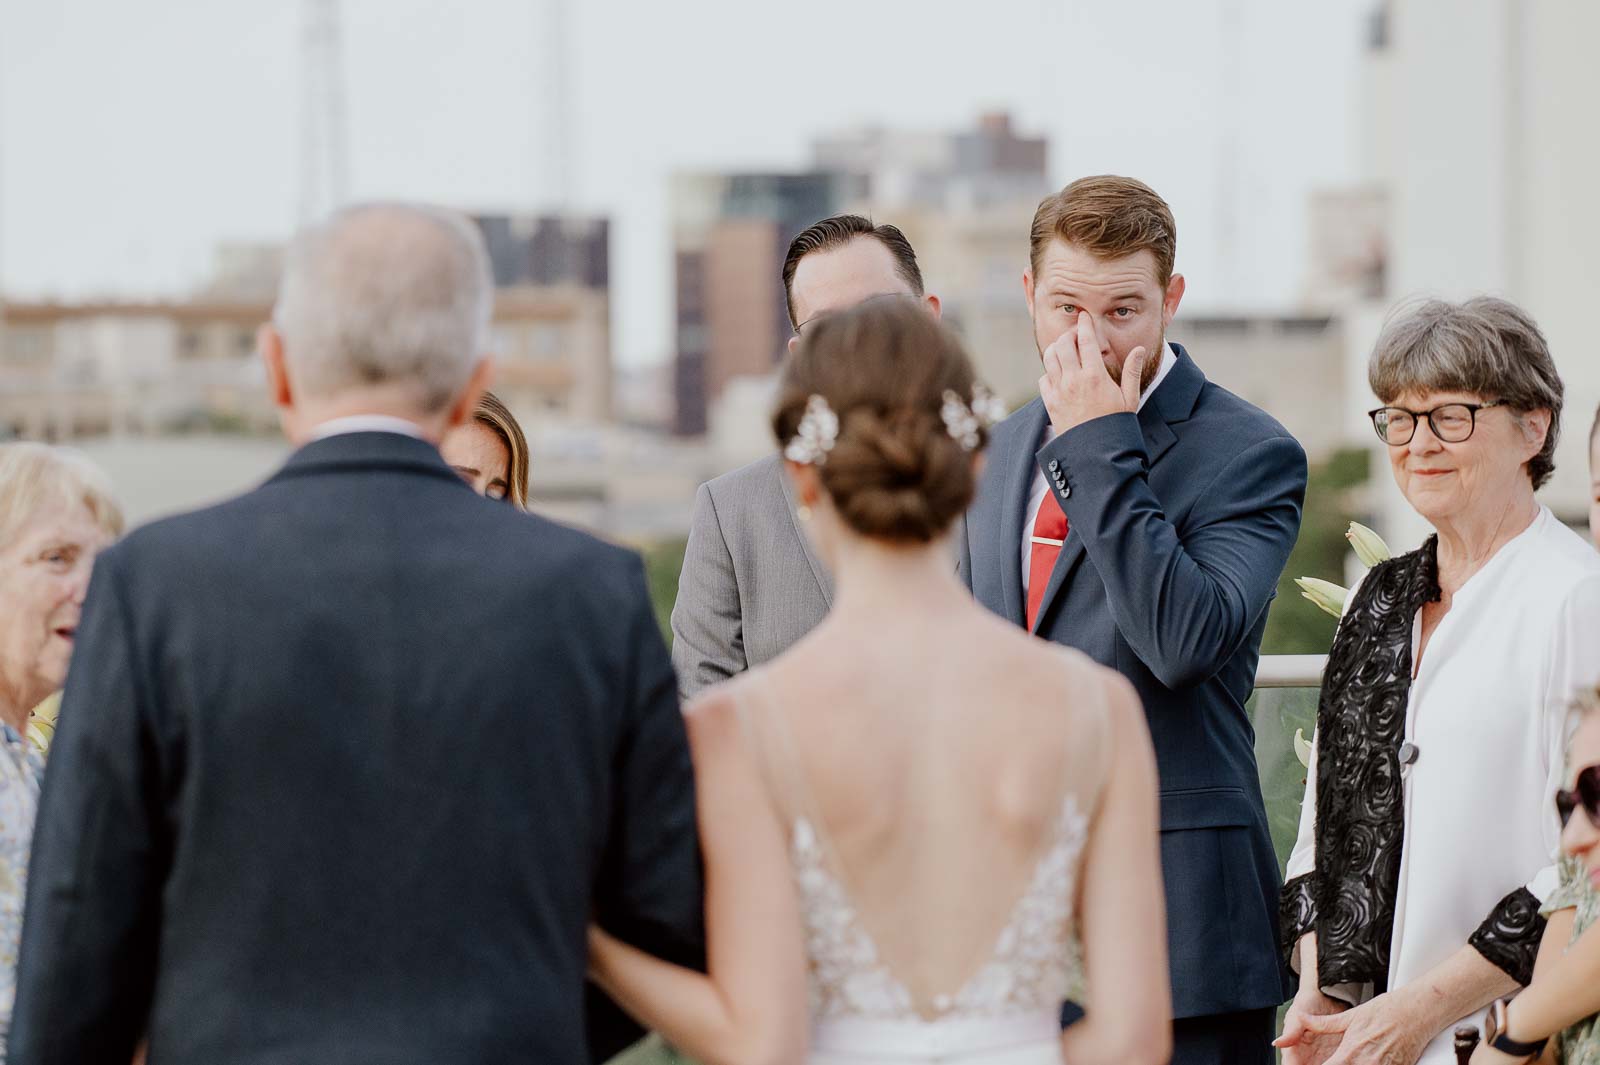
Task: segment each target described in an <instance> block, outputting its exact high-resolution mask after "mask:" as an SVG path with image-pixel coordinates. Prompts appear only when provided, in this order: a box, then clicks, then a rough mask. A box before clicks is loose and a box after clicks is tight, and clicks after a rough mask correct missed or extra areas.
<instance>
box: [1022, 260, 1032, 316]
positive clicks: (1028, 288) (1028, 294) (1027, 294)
mask: <svg viewBox="0 0 1600 1065" xmlns="http://www.w3.org/2000/svg"><path fill="white" fill-rule="evenodd" d="M1022 298H1023V299H1024V300H1026V301H1027V303H1028V317H1029V318H1032V317H1033V271H1032V270H1024V271H1022Z"/></svg>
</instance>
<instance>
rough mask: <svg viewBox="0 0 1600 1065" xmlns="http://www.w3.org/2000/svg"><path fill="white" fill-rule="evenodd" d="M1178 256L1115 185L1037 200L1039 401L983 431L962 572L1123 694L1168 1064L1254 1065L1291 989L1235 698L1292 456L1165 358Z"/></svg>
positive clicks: (1300, 485)
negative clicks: (1144, 840)
mask: <svg viewBox="0 0 1600 1065" xmlns="http://www.w3.org/2000/svg"><path fill="white" fill-rule="evenodd" d="M1176 246H1177V237H1176V227H1175V225H1174V223H1173V219H1172V213H1171V211H1170V210H1169V209H1168V208H1167V205H1166V203H1165V202H1163V201H1162V199H1161V198H1160V197H1159V196H1157V195H1156V194H1155V193H1154V192H1153V191H1151V190H1150V189H1149V188H1148V187H1146V186H1145V185H1143V184H1142V183H1140V182H1137V181H1134V180H1132V179H1129V178H1117V177H1096V178H1085V179H1082V180H1080V181H1077V182H1074V183H1073V184H1071V185H1069V186H1067V188H1066V189H1064V190H1063V191H1061V192H1060V193H1058V194H1055V195H1052V196H1049V197H1047V198H1046V199H1045V200H1044V202H1043V203H1041V204H1040V207H1039V211H1038V213H1037V214H1036V215H1035V218H1034V224H1033V230H1032V249H1031V261H1030V264H1029V268H1028V270H1027V272H1026V273H1025V274H1024V277H1023V289H1024V293H1025V296H1026V299H1027V303H1028V308H1029V311H1030V312H1031V314H1032V315H1033V322H1034V333H1035V337H1036V339H1037V342H1038V345H1039V351H1040V355H1041V358H1042V361H1043V366H1044V375H1043V376H1042V377H1041V378H1040V379H1039V392H1040V398H1039V399H1037V400H1035V401H1034V402H1032V403H1029V404H1028V405H1027V406H1025V407H1023V408H1022V409H1021V410H1019V411H1017V412H1016V413H1015V414H1013V415H1012V416H1011V417H1010V418H1008V419H1007V420H1006V421H1005V422H1003V423H1002V424H1001V425H1000V426H999V427H998V428H997V429H996V430H995V432H994V434H993V437H992V440H991V444H990V448H989V464H988V467H987V469H986V471H985V474H984V478H983V482H982V484H981V486H980V488H979V494H978V498H977V499H976V501H975V502H974V503H973V506H972V508H971V510H970V511H969V513H968V515H967V518H966V523H965V527H964V529H963V539H962V547H961V561H960V565H961V570H962V573H963V574H964V576H965V578H966V580H967V582H968V583H969V584H970V585H971V587H972V589H973V591H974V593H975V594H976V595H977V598H978V599H979V600H980V601H981V602H982V603H984V605H986V606H988V607H989V608H990V609H991V610H993V611H994V612H995V613H997V614H999V615H1001V616H1002V617H1005V618H1009V619H1010V620H1012V621H1014V622H1016V623H1017V624H1019V625H1024V626H1026V627H1027V628H1028V629H1029V630H1030V631H1032V632H1035V633H1037V634H1038V635H1040V636H1042V637H1044V638H1045V639H1049V640H1054V641H1056V642H1058V643H1063V644H1068V645H1070V646H1073V647H1076V648H1078V649H1080V650H1082V651H1084V652H1085V653H1087V654H1089V655H1090V656H1091V657H1093V658H1094V659H1095V660H1096V661H1098V662H1100V663H1101V664H1103V665H1106V666H1110V667H1112V668H1114V669H1116V670H1118V671H1119V672H1121V673H1122V674H1123V675H1124V676H1126V677H1127V678H1128V679H1129V680H1131V681H1132V682H1133V684H1134V686H1135V687H1136V688H1137V689H1138V691H1139V695H1140V697H1141V699H1142V700H1143V701H1144V705H1145V710H1146V713H1147V715H1148V717H1149V721H1150V733H1151V736H1152V738H1153V739H1154V741H1155V747H1156V757H1157V762H1158V767H1159V770H1160V775H1161V857H1162V867H1163V876H1164V880H1165V889H1166V898H1167V912H1166V915H1165V916H1166V923H1167V933H1168V947H1169V953H1170V957H1171V961H1172V987H1173V996H1172V1004H1173V1012H1174V1015H1175V1017H1176V1018H1177V1021H1176V1022H1175V1025H1174V1033H1173V1047H1174V1053H1173V1058H1172V1060H1173V1061H1174V1062H1175V1063H1178V1065H1212V1063H1215V1065H1224V1063H1226V1065H1244V1063H1256V1062H1260V1063H1265V1062H1270V1061H1271V1060H1272V1048H1271V1045H1270V1043H1271V1039H1272V1029H1273V1020H1274V1008H1275V1007H1276V1006H1277V1005H1278V1004H1279V1003H1280V1002H1282V1001H1284V999H1285V998H1287V996H1288V991H1289V986H1288V984H1287V983H1286V982H1285V974H1284V973H1283V971H1282V968H1281V965H1280V962H1279V961H1278V953H1277V934H1276V930H1277V917H1276V915H1277V893H1278V868H1277V861H1276V859H1275V857H1274V855H1273V850H1272V843H1271V839H1270V837H1269V836H1268V833H1267V822H1266V813H1265V810H1264V808H1263V806H1262V801H1261V791H1260V786H1259V784H1258V782H1257V776H1256V764H1255V756H1254V752H1253V743H1252V739H1253V734H1252V731H1251V726H1250V721H1249V718H1248V717H1247V716H1246V714H1245V710H1244V702H1245V700H1246V699H1247V698H1248V697H1249V695H1250V690H1251V688H1252V687H1253V685H1254V678H1255V667H1256V660H1257V656H1258V653H1259V649H1260V646H1261V634H1262V630H1263V628H1264V627H1265V625H1266V617H1267V605H1268V603H1269V602H1270V601H1271V599H1272V595H1273V590H1274V588H1275V587H1276V584H1277V580H1278V576H1279V574H1280V573H1281V572H1282V570H1283V566H1284V563H1285V562H1286V561H1287V560H1288V557H1289V550H1290V548H1291V547H1292V546H1293V544H1294V540H1295V536H1296V534H1297V533H1298V531H1299V526H1300V507H1301V504H1302V502H1303V501H1304V496H1305V486H1306V462H1305V453H1304V452H1303V451H1302V449H1301V448H1300V445H1299V444H1298V443H1296V442H1295V440H1294V438H1293V437H1291V436H1290V435H1289V434H1288V433H1287V432H1286V431H1285V430H1284V429H1283V427H1282V426H1280V425H1279V424H1278V423H1277V422H1275V421H1273V420H1272V419H1271V418H1269V417H1268V416H1267V415H1266V414H1264V413H1262V412H1261V411H1260V410H1257V409H1256V408H1255V407H1252V406H1250V404H1248V403H1246V402H1244V401H1243V400H1241V399H1239V398H1238V397H1237V396H1234V395H1232V394H1230V393H1228V392H1226V391H1224V390H1223V389H1221V388H1219V387H1217V386H1216V385H1214V384H1211V383H1210V382H1208V381H1207V380H1206V379H1205V375H1204V374H1202V373H1201V372H1200V369H1199V367H1198V366H1196V365H1195V363H1194V361H1193V360H1192V359H1191V358H1190V357H1189V355H1188V353H1187V352H1185V351H1184V350H1183V349H1182V348H1181V347H1180V346H1178V345H1176V344H1169V343H1167V341H1166V328H1167V326H1168V325H1169V324H1170V322H1171V321H1172V316H1173V315H1174V314H1175V313H1176V312H1177V310H1178V303H1179V301H1180V300H1181V299H1182V298H1183V290H1184V280H1183V277H1182V275H1180V274H1176V273H1174V272H1173V258H1174V255H1175V252H1176ZM1158 917H1159V915H1154V914H1153V915H1152V919H1158Z"/></svg>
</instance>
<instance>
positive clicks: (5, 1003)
mask: <svg viewBox="0 0 1600 1065" xmlns="http://www.w3.org/2000/svg"><path fill="white" fill-rule="evenodd" d="M121 531H122V511H121V510H120V509H119V508H118V506H117V504H116V502H115V500H113V499H112V498H111V493H110V491H109V490H108V489H107V487H106V484H105V479H104V477H103V476H102V475H101V473H100V472H99V470H97V469H96V468H95V467H93V466H91V465H90V464H89V462H88V460H87V459H84V458H81V457H79V456H78V455H77V454H76V453H74V452H70V451H63V450H61V449H59V448H52V447H46V446H45V445H43V444H0V1061H3V1060H5V1047H6V1035H7V1033H8V1032H9V1030H10V1027H11V1006H12V998H13V996H14V995H15V994H16V966H17V946H18V943H19V942H20V940H21V936H22V899H23V893H24V890H25V888H26V886H27V878H28V853H29V849H30V845H31V844H32V841H33V820H34V815H35V814H36V813H37V812H38V807H39V777H40V774H41V772H42V770H43V759H42V756H41V752H40V751H39V750H38V749H37V748H36V747H35V746H34V745H33V743H32V742H31V741H29V740H28V739H27V738H26V737H27V735H28V714H29V712H30V711H31V710H32V709H33V708H34V707H35V706H37V705H38V704H39V703H40V702H42V701H43V700H44V699H45V697H46V696H48V695H50V694H51V693H52V692H54V691H56V690H58V689H59V688H60V687H61V684H62V682H63V681H65V680H66V677H67V664H68V662H69V661H70V660H71V658H72V643H73V637H74V636H75V635H76V634H77V628H78V615H79V612H80V611H81V610H82V608H83V596H84V592H85V591H86V590H87V588H88V586H89V570H90V567H91V566H93V564H94V557H95V555H97V554H98V553H99V552H100V549H101V548H102V547H104V546H105V545H106V544H107V543H109V542H110V541H111V539H112V537H114V536H116V535H117V534H118V533H120V532H121Z"/></svg>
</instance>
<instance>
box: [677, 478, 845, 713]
mask: <svg viewBox="0 0 1600 1065" xmlns="http://www.w3.org/2000/svg"><path fill="white" fill-rule="evenodd" d="M832 603H833V580H832V578H830V577H829V576H828V571H827V570H825V569H824V568H823V566H822V563H821V562H820V561H818V559H817V556H816V555H815V554H814V553H813V552H812V550H811V545H810V544H809V543H808V542H807V541H806V538H805V535H804V534H803V533H801V531H800V525H799V522H798V520H797V519H796V517H795V513H794V498H793V495H792V489H791V488H790V486H789V480H788V478H787V477H785V476H784V473H783V461H782V459H781V458H780V457H779V456H778V455H777V454H776V453H774V454H771V455H768V456H767V457H766V458H764V459H759V460H757V461H756V462H752V463H751V464H750V465H748V466H743V467H741V468H739V469H737V470H734V471H733V472H732V473H725V474H723V475H722V476H721V477H718V478H716V479H714V480H711V481H707V482H706V483H705V484H703V485H701V486H700V491H699V492H698V493H697V494H696V495H695V500H694V521H693V523H692V524H691V526H690V529H689V545H688V547H687V548H686V549H685V551H684V556H683V573H682V574H681V575H680V576H679V578H678V600H677V602H676V603H675V604H674V605H673V608H672V636H673V640H672V664H673V665H674V666H675V667H677V670H678V690H679V691H680V692H681V693H682V694H683V697H684V698H685V699H688V698H690V697H691V696H693V695H694V694H695V693H696V692H698V691H700V690H701V689H702V688H706V687H709V686H710V685H712V684H715V683H717V682H718V681H723V680H727V679H728V678H729V677H731V676H733V675H734V674H735V673H741V672H743V671H744V670H746V669H749V668H750V667H751V666H756V665H760V664H761V663H762V662H766V661H768V660H769V659H772V658H776V657H777V656H778V655H780V654H782V653H783V652H784V651H786V650H788V649H789V647H790V646H792V645H793V644H794V643H795V641H797V640H799V639H800V637H802V636H804V635H805V634H806V633H808V632H810V631H811V630H812V629H813V628H815V627H816V625H817V623H818V622H820V621H821V620H822V619H823V617H824V616H825V615H826V614H827V613H828V608H829V606H831V605H832Z"/></svg>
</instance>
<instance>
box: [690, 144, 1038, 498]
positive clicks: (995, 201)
mask: <svg viewBox="0 0 1600 1065" xmlns="http://www.w3.org/2000/svg"><path fill="white" fill-rule="evenodd" d="M1047 156H1048V144H1047V143H1046V141H1045V140H1044V138H1042V137H1026V136H1019V135H1018V134H1017V133H1016V132H1015V131H1014V130H1013V128H1012V125H1011V120H1010V117H1009V116H1008V115H1005V114H991V115H985V116H983V117H982V118H980V119H979V120H978V122H977V123H976V124H975V125H974V127H973V128H971V129H967V130H961V131H957V132H954V133H950V132H937V131H919V130H897V129H887V128H883V127H878V126H869V127H864V128H861V129H855V130H847V131H841V132H837V133H831V134H828V135H825V136H823V137H820V138H818V139H817V140H816V141H815V142H814V144H813V146H812V168H811V170H810V171H807V172H805V173H801V174H791V175H771V174H764V175H757V174H734V175H705V174H696V175H682V176H680V177H679V178H678V179H677V180H676V181H675V183H674V186H673V196H672V199H673V214H674V243H675V247H676V257H677V326H678V329H677V359H676V363H675V374H674V378H675V393H676V395H675V398H676V401H677V402H676V417H675V420H674V429H675V431H676V432H678V433H679V434H680V435H696V434H701V433H706V434H709V437H710V440H711V446H712V454H713V456H714V460H713V461H714V462H715V463H716V464H718V465H719V466H721V467H722V468H732V467H733V466H737V465H740V464H742V463H743V462H748V461H750V460H751V459H753V458H756V457H758V456H759V455H760V454H762V453H763V449H765V448H766V447H767V446H769V443H770V434H769V432H768V429H767V426H766V415H767V408H766V403H767V401H768V400H769V398H770V396H771V394H772V382H771V380H770V378H771V376H772V374H773V372H774V370H775V369H776V367H777V364H778V361H779V360H780V359H781V358H782V356H783V353H784V351H785V349H786V346H787V344H788V339H789V337H790V336H791V335H792V331H791V329H790V326H789V322H788V318H787V315H786V312H785V308H784V304H783V287H782V284H781V281H780V279H779V272H780V269H781V267H782V263H783V256H784V253H785V252H786V250H787V248H788V244H789V241H790V240H792V239H793V238H794V236H795V234H796V233H798V232H799V231H800V230H801V229H804V228H805V227H806V226H808V225H811V224H812V223H813V222H816V221H818V220H819V219H822V218H825V217H827V216H828V215H830V214H836V213H839V212H841V211H851V212H854V213H858V214H862V215H865V216H867V217H869V218H871V219H872V220H873V221H874V222H880V223H882V222H888V223H891V224H893V225H896V226H899V227H900V229H901V230H903V231H904V232H905V234H906V237H907V239H909V240H910V241H911V244H912V246H913V247H914V248H916V250H917V259H918V262H919V264H920V266H921V268H922V276H923V281H924V282H925V284H926V285H927V288H928V291H930V292H935V293H937V294H938V295H939V297H940V299H941V300H942V301H943V305H944V317H945V321H946V322H947V323H948V324H950V325H951V326H953V327H954V328H955V329H956V330H957V331H958V332H960V333H961V334H962V336H963V337H964V339H965V340H966V342H967V346H968V348H969V350H970V351H971V352H972V356H973V360H974V362H975V363H976V365H977V369H978V373H979V375H980V376H981V377H982V378H983V379H984V380H985V381H987V382H989V384H990V386H991V387H993V388H994V389H995V390H996V391H997V392H999V393H1000V394H1001V395H1004V396H1006V397H1008V398H1010V399H1014V400H1016V401H1018V402H1020V401H1021V400H1023V399H1026V398H1027V396H1028V395H1029V394H1030V393H1031V392H1032V391H1033V390H1034V382H1035V381H1036V379H1037V378H1038V370H1037V352H1036V351H1035V348H1034V344H1033V333H1032V328H1031V325H1030V323H1029V320H1028V314H1027V308H1026V305H1025V303H1024V301H1023V293H1022V271H1023V269H1024V268H1025V267H1026V266H1027V261H1028V229H1029V225H1030V224H1031V222H1032V220H1033V212H1034V210H1035V209H1036V208H1037V207H1038V205H1039V200H1040V199H1041V198H1042V197H1043V196H1044V195H1045V194H1046V193H1047V192H1049V191H1050V182H1049V177H1048V171H1047V166H1046V161H1047Z"/></svg>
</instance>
